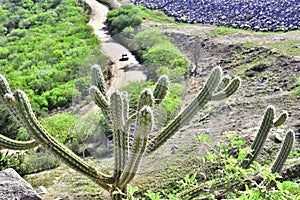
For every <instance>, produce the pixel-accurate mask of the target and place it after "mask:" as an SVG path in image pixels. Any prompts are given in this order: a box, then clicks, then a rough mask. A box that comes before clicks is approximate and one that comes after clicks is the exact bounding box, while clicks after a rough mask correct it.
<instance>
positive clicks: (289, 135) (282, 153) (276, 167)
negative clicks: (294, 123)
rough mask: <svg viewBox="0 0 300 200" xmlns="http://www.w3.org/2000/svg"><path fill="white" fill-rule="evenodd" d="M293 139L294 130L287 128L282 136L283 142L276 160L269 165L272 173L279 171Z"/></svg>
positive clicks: (291, 146) (290, 148)
mask: <svg viewBox="0 0 300 200" xmlns="http://www.w3.org/2000/svg"><path fill="white" fill-rule="evenodd" d="M294 141H295V134H294V132H293V131H292V130H288V132H287V133H286V136H285V138H284V142H283V144H282V146H281V149H280V152H279V154H278V155H277V157H276V160H275V161H274V163H273V165H272V167H271V172H272V173H279V172H280V171H281V169H282V167H283V164H284V163H285V161H286V159H287V157H288V156H289V154H290V152H291V150H292V148H293V144H294Z"/></svg>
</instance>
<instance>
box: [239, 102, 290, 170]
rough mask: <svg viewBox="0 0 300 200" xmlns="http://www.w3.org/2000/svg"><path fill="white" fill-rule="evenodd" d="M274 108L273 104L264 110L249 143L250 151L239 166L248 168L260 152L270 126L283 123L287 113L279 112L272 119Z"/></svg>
mask: <svg viewBox="0 0 300 200" xmlns="http://www.w3.org/2000/svg"><path fill="white" fill-rule="evenodd" d="M274 113H275V109H274V107H273V106H269V107H268V108H267V110H266V112H265V115H264V118H263V121H262V123H261V126H260V128H259V130H258V133H257V134H256V137H255V139H254V141H253V143H252V145H251V149H252V152H251V153H249V154H247V155H246V157H245V159H244V161H243V162H242V163H241V166H242V167H244V168H249V167H250V165H251V164H252V163H253V161H254V160H255V159H256V158H257V156H258V154H259V153H260V151H261V149H262V147H263V145H264V143H265V141H266V139H267V136H268V134H269V132H270V130H271V128H272V127H273V126H274V127H277V126H278V125H281V124H283V123H284V122H285V121H286V119H287V113H286V112H283V113H282V114H280V116H279V117H278V119H277V120H275V121H274Z"/></svg>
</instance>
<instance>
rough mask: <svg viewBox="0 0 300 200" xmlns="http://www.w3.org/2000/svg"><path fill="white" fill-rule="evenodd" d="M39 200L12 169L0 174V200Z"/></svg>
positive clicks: (29, 186)
mask: <svg viewBox="0 0 300 200" xmlns="http://www.w3.org/2000/svg"><path fill="white" fill-rule="evenodd" d="M7 199H14V200H41V199H42V198H41V197H40V196H39V195H38V194H37V193H36V192H35V191H34V190H33V188H32V186H31V185H30V184H29V183H28V182H26V181H25V180H24V179H23V178H22V177H21V176H20V175H19V174H18V173H17V172H16V171H15V170H14V169H11V168H9V169H6V170H3V171H1V172H0V200H7Z"/></svg>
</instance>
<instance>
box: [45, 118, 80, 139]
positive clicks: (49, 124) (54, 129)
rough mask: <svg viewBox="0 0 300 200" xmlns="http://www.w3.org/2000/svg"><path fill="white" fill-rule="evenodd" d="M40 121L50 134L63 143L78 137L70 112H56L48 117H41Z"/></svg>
mask: <svg viewBox="0 0 300 200" xmlns="http://www.w3.org/2000/svg"><path fill="white" fill-rule="evenodd" d="M41 123H42V125H43V126H44V127H45V128H46V129H47V130H48V131H49V133H51V135H53V136H54V137H55V138H56V139H58V141H59V142H61V143H63V144H65V143H67V142H71V141H72V140H74V139H75V140H77V139H78V136H77V133H76V130H75V118H74V115H72V114H69V113H62V114H56V115H53V116H51V117H49V118H44V119H41Z"/></svg>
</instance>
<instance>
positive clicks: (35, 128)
mask: <svg viewBox="0 0 300 200" xmlns="http://www.w3.org/2000/svg"><path fill="white" fill-rule="evenodd" d="M91 71H92V72H91V75H92V86H91V87H90V90H89V91H90V95H91V96H92V98H93V100H94V102H95V103H96V105H98V106H99V108H100V109H101V111H102V113H103V115H104V117H105V119H106V121H107V123H108V125H109V126H110V127H111V129H112V130H113V140H114V156H115V165H114V167H115V168H114V173H113V175H111V176H109V175H106V174H104V173H101V172H99V171H97V170H96V169H95V168H93V167H92V166H90V165H89V164H88V163H86V162H85V161H83V160H82V159H81V158H79V157H78V156H77V155H75V154H74V153H73V152H71V151H70V150H69V149H68V148H67V147H65V146H64V145H62V144H60V143H59V142H58V141H57V140H56V139H55V138H53V137H52V136H51V135H50V134H49V133H48V132H47V131H46V130H45V129H44V128H43V127H42V125H41V124H40V122H39V121H38V120H37V118H36V117H35V115H34V113H33V111H32V108H31V105H30V103H29V100H28V98H27V96H26V94H25V93H24V92H23V91H21V90H16V91H15V92H14V93H12V92H11V90H10V88H9V85H8V83H7V81H6V79H5V78H4V76H2V75H0V100H1V102H2V103H4V104H5V105H6V106H7V107H8V108H9V110H10V111H11V112H12V113H15V114H17V118H18V121H19V122H20V123H21V124H22V125H24V126H25V128H26V130H27V131H28V133H30V134H31V135H32V136H33V137H34V138H35V139H36V141H37V142H38V143H39V144H42V145H43V146H45V147H46V148H47V149H49V150H50V151H51V152H52V153H54V154H55V155H57V156H58V157H59V158H61V159H62V160H63V161H64V162H65V163H67V164H68V165H69V166H70V167H72V168H73V169H75V170H77V171H78V172H80V173H82V174H84V175H86V176H87V177H89V178H91V179H92V180H93V181H94V182H96V183H97V184H99V185H100V186H101V187H103V188H104V189H106V190H107V191H109V192H110V193H111V197H112V199H116V200H120V199H122V198H124V197H126V186H127V184H128V183H129V182H130V181H131V180H132V179H133V178H134V176H135V175H136V173H137V170H138V168H139V165H140V162H141V160H142V157H143V155H144V154H145V152H148V153H150V152H153V151H155V150H156V149H158V148H159V147H160V146H161V145H162V144H163V143H164V142H166V141H167V140H168V139H169V138H170V137H171V136H172V135H174V134H175V133H176V132H177V131H178V130H179V129H180V127H181V126H182V125H184V124H186V123H187V122H188V121H190V120H191V119H192V118H193V116H194V115H195V114H196V113H197V112H198V110H199V108H201V107H202V106H204V105H205V104H206V103H207V102H209V101H211V100H217V99H224V98H227V97H229V96H230V95H232V94H233V93H234V92H235V91H236V90H237V89H238V87H239V85H240V79H239V78H235V79H233V80H229V79H228V78H226V77H224V78H223V77H222V70H221V68H220V67H217V68H215V69H214V70H213V72H212V73H211V75H210V77H209V78H208V80H207V82H206V84H205V86H204V88H203V89H202V90H201V92H200V93H199V94H198V95H197V97H196V98H195V99H194V100H193V101H192V103H191V104H190V105H189V106H187V108H185V109H184V110H183V111H182V112H181V113H180V114H179V115H178V116H177V117H176V118H175V119H174V120H173V121H171V122H170V123H169V124H168V125H167V126H166V127H165V128H164V129H162V131H160V132H159V133H158V134H157V135H156V136H155V137H154V138H153V139H151V140H150V141H148V135H149V133H150V132H151V130H152V126H153V121H154V119H153V112H152V109H153V108H154V104H156V105H157V104H159V103H161V102H162V100H163V99H164V98H165V96H166V94H167V91H168V88H169V80H168V78H167V77H166V76H162V77H161V78H160V79H159V80H158V82H157V84H156V87H155V89H154V94H153V93H152V91H151V90H149V89H145V90H144V91H143V92H142V93H141V94H140V99H139V102H138V106H137V111H136V112H135V113H133V114H132V115H131V116H130V117H129V102H128V97H127V96H128V95H127V94H126V93H124V92H118V91H116V92H113V93H112V94H111V95H110V97H109V96H108V94H107V91H106V87H105V81H104V77H103V74H102V71H101V68H100V67H99V66H98V65H93V66H92V69H91ZM221 82H223V87H222V88H221V89H219V90H217V88H218V87H219V85H220V83H221ZM133 120H135V129H134V141H133V145H132V146H131V148H129V144H128V137H129V135H128V134H129V133H128V132H129V128H128V127H129V125H130V124H132V123H133ZM3 138H4V137H0V145H2V146H3V147H9V148H23V147H24V148H25V146H26V145H25V146H22V145H23V142H22V143H21V142H17V141H13V140H7V139H6V138H4V139H3ZM2 141H5V142H2ZM1 142H2V143H1ZM25 143H26V144H27V146H26V147H28V146H34V145H36V142H34V141H29V142H25ZM21 144H22V145H21ZM29 144H30V145H29Z"/></svg>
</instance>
